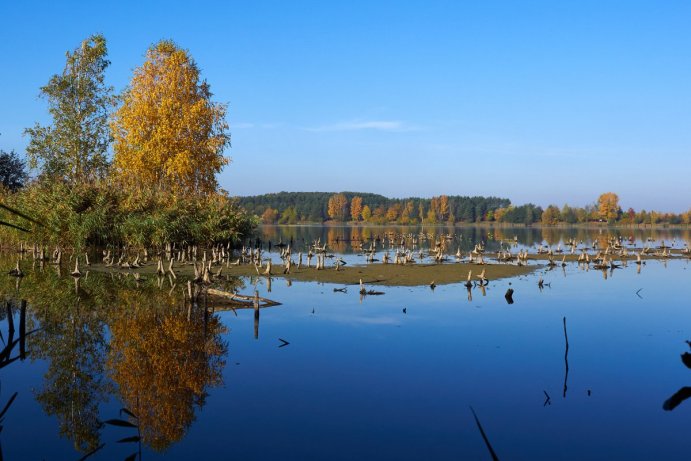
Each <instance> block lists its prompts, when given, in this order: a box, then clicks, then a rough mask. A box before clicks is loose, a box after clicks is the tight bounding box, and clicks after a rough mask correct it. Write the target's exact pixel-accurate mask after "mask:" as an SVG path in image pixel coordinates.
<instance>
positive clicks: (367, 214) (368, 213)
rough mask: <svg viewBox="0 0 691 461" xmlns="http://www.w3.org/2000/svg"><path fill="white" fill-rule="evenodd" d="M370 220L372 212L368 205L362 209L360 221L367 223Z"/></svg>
mask: <svg viewBox="0 0 691 461" xmlns="http://www.w3.org/2000/svg"><path fill="white" fill-rule="evenodd" d="M371 218H372V210H371V209H370V207H369V206H368V205H365V206H364V207H362V220H363V221H369V220H370V219H371Z"/></svg>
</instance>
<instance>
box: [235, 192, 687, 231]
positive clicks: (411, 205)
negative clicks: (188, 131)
mask: <svg viewBox="0 0 691 461" xmlns="http://www.w3.org/2000/svg"><path fill="white" fill-rule="evenodd" d="M238 200H239V204H240V205H241V206H242V207H243V208H245V209H246V210H247V211H248V212H249V213H251V214H254V215H256V216H258V217H259V218H260V219H261V221H262V222H263V223H264V224H298V223H324V222H327V221H335V222H364V223H370V224H442V223H450V224H456V223H483V222H498V223H507V224H525V225H531V224H537V223H540V224H542V225H548V226H553V225H559V224H587V223H591V222H593V223H595V222H596V223H608V224H612V225H665V224H671V225H683V224H685V225H688V224H689V223H691V209H690V210H689V211H687V212H685V213H678V214H677V213H664V212H658V211H646V210H638V211H636V210H634V209H632V208H629V209H627V210H623V209H622V208H621V206H620V205H619V196H618V195H617V194H615V193H614V192H605V193H603V194H600V196H599V197H598V199H597V201H595V202H594V203H593V204H590V205H586V206H583V207H572V206H569V205H563V206H561V207H559V206H557V205H549V206H548V207H547V208H545V209H543V208H542V207H540V206H538V205H534V204H532V203H527V204H524V205H513V204H512V203H511V200H509V199H507V198H499V197H479V196H475V197H468V196H458V195H448V196H447V195H440V196H438V197H432V198H417V197H412V198H388V197H384V196H383V195H378V194H371V193H360V192H339V193H334V192H278V193H272V194H263V195H255V196H247V197H238Z"/></svg>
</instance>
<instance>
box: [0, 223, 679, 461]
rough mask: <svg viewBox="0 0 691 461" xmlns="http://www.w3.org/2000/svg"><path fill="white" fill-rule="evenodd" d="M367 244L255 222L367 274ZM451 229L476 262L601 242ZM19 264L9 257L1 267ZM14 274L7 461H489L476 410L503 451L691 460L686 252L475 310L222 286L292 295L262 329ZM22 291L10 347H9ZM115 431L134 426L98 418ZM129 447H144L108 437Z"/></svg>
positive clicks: (570, 277)
mask: <svg viewBox="0 0 691 461" xmlns="http://www.w3.org/2000/svg"><path fill="white" fill-rule="evenodd" d="M363 231H364V229H362V228H357V229H354V230H353V229H352V228H321V227H305V228H296V227H291V228H265V229H264V235H263V237H262V243H263V244H264V245H268V241H269V240H271V241H272V243H273V244H274V245H275V244H276V243H278V242H286V243H287V242H289V241H290V239H291V238H292V239H293V244H294V246H295V248H299V247H300V245H301V244H302V242H303V241H304V242H311V241H313V240H315V239H316V238H321V240H322V241H330V242H332V243H330V248H331V249H332V250H333V251H336V252H339V253H344V254H346V257H348V258H350V260H351V261H352V262H353V263H355V262H364V258H362V257H361V256H358V255H357V254H356V252H353V249H352V246H351V242H352V241H353V233H354V232H355V234H356V236H357V237H358V238H357V239H355V240H356V241H357V240H362V239H363ZM395 231H396V232H401V230H400V229H396V230H395ZM418 231H419V230H417V229H413V230H412V231H411V232H418ZM367 232H369V236H376V235H377V234H381V233H382V232H384V228H374V229H369V230H368V231H367ZM406 232H407V230H406ZM438 232H447V229H446V228H440V229H438ZM452 232H453V233H455V234H456V237H457V243H458V244H459V245H466V244H467V245H469V246H470V248H472V242H475V241H480V240H484V241H486V242H487V246H488V249H491V247H492V246H496V247H498V246H499V245H500V243H499V241H500V240H502V239H506V240H513V238H514V236H516V237H517V238H518V243H519V245H521V246H526V247H530V248H534V247H535V245H536V244H537V243H549V244H551V245H557V244H558V243H559V241H565V240H566V239H570V238H577V239H578V240H583V241H584V242H592V241H593V240H595V239H598V238H606V236H607V235H608V234H609V232H608V231H606V230H605V231H599V230H596V231H584V230H557V231H550V232H549V234H547V235H546V234H545V233H543V231H539V230H531V231H526V230H525V229H521V230H504V231H498V230H492V229H487V228H477V229H476V228H464V229H458V230H455V231H452ZM500 232H501V233H502V234H500ZM329 233H331V235H329ZM629 234H631V235H629ZM622 235H624V236H625V237H626V238H629V237H633V238H634V240H635V241H636V242H637V243H636V244H637V246H639V247H640V246H643V245H645V244H650V245H653V244H656V243H657V244H659V243H660V241H661V240H662V239H665V241H666V242H667V243H668V244H674V245H675V246H676V248H683V242H684V240H686V241H688V238H689V236H688V233H687V231H685V230H662V231H656V233H654V234H653V233H651V232H650V231H637V232H635V233H631V232H630V231H622ZM461 237H464V238H465V240H461ZM336 238H338V243H336ZM364 238H369V237H364ZM649 238H650V239H653V240H655V242H652V243H651V242H648V239H649ZM343 240H345V241H346V243H343ZM466 249H467V248H466V247H464V251H465V250H466ZM13 266H14V262H13V261H12V260H10V259H8V258H5V259H3V269H6V270H9V269H10V268H12V267H13ZM25 272H27V275H26V276H25V277H24V278H23V279H22V280H21V283H20V284H19V288H18V289H17V287H16V284H15V282H16V280H15V279H14V278H12V277H9V276H8V277H6V278H5V280H4V282H3V285H2V286H1V288H2V292H3V294H4V296H5V297H6V298H7V299H12V300H13V306H14V307H13V308H12V318H13V322H12V323H13V325H14V328H15V332H14V333H13V336H12V337H11V338H10V331H9V328H10V322H9V319H8V317H7V316H6V315H7V314H6V310H5V309H2V314H0V319H1V322H0V331H2V335H3V336H2V343H0V344H1V346H0V347H4V348H5V350H4V352H2V355H1V359H0V367H2V368H0V386H1V387H0V408H1V407H4V406H5V404H6V403H7V402H8V401H9V400H10V399H11V397H12V396H13V394H14V393H15V392H17V395H16V398H15V399H14V400H13V401H12V402H11V405H10V406H9V408H8V409H7V412H6V413H5V414H4V416H3V421H2V432H0V443H1V447H2V454H3V456H4V459H9V460H13V459H75V460H76V459H79V458H81V457H82V456H84V455H85V454H87V453H88V452H90V451H91V450H93V449H95V448H98V447H101V446H102V445H103V446H102V448H100V449H99V450H98V451H97V452H96V453H94V454H93V455H92V456H91V457H89V458H88V459H104V460H105V459H125V458H126V457H127V456H128V455H130V454H131V453H134V452H138V451H139V449H141V451H142V459H191V458H193V457H194V458H196V459H207V458H222V459H231V458H239V459H296V460H298V459H299V460H307V459H344V460H346V459H347V460H351V459H391V460H394V459H395V460H402V459H403V460H407V459H410V460H417V459H490V456H489V453H488V451H487V448H486V446H485V444H484V442H483V440H482V437H481V435H480V433H479V431H478V428H477V426H476V424H475V421H474V419H473V415H472V413H471V410H470V406H472V407H473V408H474V409H475V411H476V412H477V415H478V417H479V419H480V421H481V423H482V425H483V427H484V430H485V432H486V434H487V436H488V438H489V440H490V442H491V444H492V446H493V448H494V450H495V451H496V452H497V455H498V456H499V458H500V459H511V460H535V459H551V460H553V459H564V460H569V459H573V460H580V459H598V460H599V459H602V460H605V459H640V460H647V459H688V458H689V457H690V456H691V437H689V431H691V401H687V402H683V401H682V402H681V403H679V402H678V401H677V402H675V403H677V406H676V407H675V408H674V409H672V410H665V409H663V403H664V402H665V401H667V400H668V399H669V398H670V397H672V396H673V395H674V394H675V393H677V392H678V391H682V392H681V393H680V394H679V395H680V399H681V397H683V396H685V395H688V394H690V392H689V389H688V388H687V389H686V390H685V391H684V388H686V387H687V386H691V370H690V369H689V368H687V367H686V366H685V365H684V364H683V363H682V361H681V359H680V355H681V354H682V353H684V352H687V351H689V346H688V345H687V344H686V342H685V341H686V340H691V330H690V329H689V325H690V324H691V302H689V295H688V290H689V281H690V280H691V265H690V262H689V260H688V259H685V258H675V259H672V260H669V261H666V262H663V261H648V262H647V264H646V265H645V266H643V267H641V270H640V271H637V267H636V265H635V264H629V266H628V267H626V268H622V269H617V270H615V271H613V272H607V278H605V277H603V273H602V272H601V271H597V270H592V269H591V270H589V271H585V270H582V269H579V268H578V266H577V265H576V264H575V263H574V264H569V265H568V266H567V267H566V268H564V269H563V270H562V268H561V267H559V268H556V269H554V270H552V271H547V270H545V268H541V269H539V270H538V271H536V272H534V273H532V274H530V275H527V276H523V277H520V278H514V279H506V280H498V281H492V282H490V284H489V286H488V287H487V289H486V292H485V293H484V294H483V293H482V291H481V290H480V289H479V288H477V289H474V290H472V292H471V296H472V297H471V298H470V299H469V296H468V293H467V291H466V289H465V287H463V286H462V285H460V284H458V285H444V286H439V287H437V288H436V289H435V290H434V291H432V290H430V288H429V287H426V286H424V287H415V288H411V287H384V288H380V289H381V290H382V291H384V292H385V294H384V295H382V296H368V297H365V298H364V299H361V298H360V296H359V294H358V293H357V288H356V287H355V286H351V287H348V290H347V292H346V293H342V292H334V288H342V287H343V286H342V285H330V284H317V283H300V282H293V283H292V284H290V285H289V284H288V283H287V282H286V280H284V279H279V278H274V279H273V282H272V283H271V291H270V292H269V291H268V286H267V283H266V280H265V279H264V278H258V279H255V278H248V279H242V280H237V281H229V282H228V284H227V286H226V287H225V288H227V289H229V288H231V287H237V288H239V291H240V292H241V293H246V294H251V293H252V292H253V291H254V289H255V287H256V289H257V290H258V291H259V294H260V296H264V297H267V298H270V299H273V300H277V301H280V302H281V303H283V304H282V305H281V306H277V307H271V308H266V309H262V310H261V311H260V317H259V320H258V321H257V320H256V319H255V315H254V312H253V311H252V310H250V309H240V310H237V311H236V313H233V312H232V311H227V310H216V311H215V312H213V313H210V314H206V315H205V314H204V311H203V309H201V308H199V309H195V310H191V311H188V309H187V308H186V307H185V306H184V303H183V300H182V296H181V293H182V291H181V289H180V287H177V288H176V289H175V290H173V291H172V293H171V292H170V289H171V287H170V284H169V282H168V281H167V280H166V281H164V282H163V286H162V287H160V288H159V286H158V281H157V280H156V279H155V278H154V277H149V279H148V280H145V281H142V282H139V283H137V282H135V281H134V280H133V278H132V277H117V276H115V277H112V276H111V275H110V274H99V273H95V272H91V273H90V274H89V276H88V277H86V278H82V279H81V280H80V283H79V287H78V289H75V284H74V281H73V279H72V278H71V277H70V276H69V275H67V272H69V271H67V270H63V275H62V276H57V274H56V273H55V270H54V269H53V268H52V267H46V268H45V269H44V270H43V272H41V271H39V269H38V268H36V269H35V270H32V269H31V262H30V261H28V262H27V263H26V267H25ZM540 276H542V277H543V279H544V281H545V282H546V286H545V287H544V289H543V290H540V289H539V288H538V285H537V280H538V277H540ZM180 285H181V284H180ZM509 287H511V288H513V289H514V290H515V293H514V301H515V302H514V304H511V305H509V304H507V302H506V301H505V299H504V293H505V292H506V290H507V288H509ZM21 299H26V300H28V305H27V308H26V310H25V325H24V330H25V331H26V332H27V333H29V334H28V336H26V339H25V345H24V349H25V350H24V354H23V355H22V353H21V352H22V351H21V350H20V344H19V342H18V341H16V342H13V340H16V339H18V335H19V332H20V323H21V308H20V307H19V302H18V301H19V300H21ZM404 309H405V311H404ZM564 318H565V319H566V321H565V322H566V330H567V334H568V346H569V347H568V351H567V349H566V339H567V338H565V335H564ZM36 328H40V329H39V330H38V331H35V332H31V331H32V330H34V329H36ZM280 339H283V340H285V341H287V342H288V343H289V344H287V345H284V346H283V347H279V346H282V345H283V344H284V343H283V342H281V340H280ZM22 357H23V359H22ZM15 358H16V360H13V359H15ZM678 400H679V399H678ZM668 406H670V404H668ZM123 407H125V408H127V409H129V410H130V411H131V412H132V413H134V414H136V415H137V418H136V419H135V418H132V417H129V416H128V415H127V414H126V413H121V412H120V409H121V408H123ZM0 411H1V410H0ZM109 419H122V420H127V421H129V422H131V423H134V424H136V425H138V426H139V427H138V428H137V427H120V426H115V425H111V424H103V423H102V422H103V421H106V420H109ZM138 433H141V436H142V440H143V443H142V444H141V446H140V445H139V444H138V443H137V442H136V441H135V442H128V443H117V441H118V440H121V439H124V438H128V437H135V436H137V434H138Z"/></svg>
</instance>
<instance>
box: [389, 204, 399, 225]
mask: <svg viewBox="0 0 691 461" xmlns="http://www.w3.org/2000/svg"><path fill="white" fill-rule="evenodd" d="M400 212H401V204H400V203H394V204H393V205H391V206H390V207H389V209H388V210H386V221H387V222H396V220H397V219H398V216H399V215H400Z"/></svg>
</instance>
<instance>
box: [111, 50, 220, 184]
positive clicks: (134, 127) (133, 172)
mask: <svg viewBox="0 0 691 461" xmlns="http://www.w3.org/2000/svg"><path fill="white" fill-rule="evenodd" d="M225 114H226V106H225V105H223V104H218V103H214V102H212V101H211V92H210V91H209V85H208V84H207V83H206V81H201V82H200V75H199V69H198V67H197V65H196V63H195V62H194V60H193V59H192V57H191V56H190V54H189V52H187V51H186V50H183V49H180V48H179V47H178V46H177V45H175V43H173V42H171V41H161V42H159V43H157V44H155V45H153V46H152V47H151V48H149V50H148V51H147V53H146V60H145V62H144V64H142V66H141V67H139V68H137V69H135V71H134V76H133V77H132V81H131V83H130V86H129V88H128V89H127V91H125V93H124V95H123V98H122V105H121V106H120V108H119V109H118V110H117V111H116V113H115V114H114V116H113V119H112V120H111V124H110V126H111V130H112V134H113V138H114V144H113V150H114V157H113V167H114V176H115V177H116V179H118V180H119V181H120V182H121V183H122V184H123V185H125V186H127V187H129V188H131V189H133V190H137V189H142V188H150V187H155V188H157V189H160V190H163V191H166V192H171V193H174V194H176V195H177V194H206V193H209V192H213V191H215V190H216V187H217V182H216V174H217V173H218V172H220V171H221V169H222V168H223V166H224V165H226V164H228V159H227V158H225V157H224V156H223V150H224V149H225V147H226V146H227V145H228V144H229V143H230V135H229V133H228V124H227V123H226V121H225Z"/></svg>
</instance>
